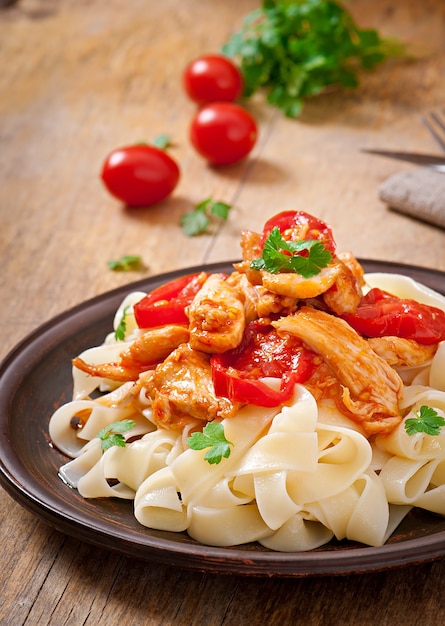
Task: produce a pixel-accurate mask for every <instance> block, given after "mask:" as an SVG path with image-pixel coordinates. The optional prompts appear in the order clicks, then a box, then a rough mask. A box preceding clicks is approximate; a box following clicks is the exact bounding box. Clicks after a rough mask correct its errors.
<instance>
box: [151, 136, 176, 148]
mask: <svg viewBox="0 0 445 626" xmlns="http://www.w3.org/2000/svg"><path fill="white" fill-rule="evenodd" d="M153 145H154V146H156V147H157V148H160V149H161V150H166V149H167V148H169V147H170V146H171V145H172V142H171V138H170V135H158V136H157V137H155V138H154V140H153Z"/></svg>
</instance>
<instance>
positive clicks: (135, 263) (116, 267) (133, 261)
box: [108, 254, 144, 272]
mask: <svg viewBox="0 0 445 626" xmlns="http://www.w3.org/2000/svg"><path fill="white" fill-rule="evenodd" d="M108 267H109V268H110V270H113V272H139V271H141V270H143V269H144V264H143V262H142V259H141V257H140V256H136V255H130V254H126V255H124V256H123V257H121V258H120V259H116V260H115V261H108Z"/></svg>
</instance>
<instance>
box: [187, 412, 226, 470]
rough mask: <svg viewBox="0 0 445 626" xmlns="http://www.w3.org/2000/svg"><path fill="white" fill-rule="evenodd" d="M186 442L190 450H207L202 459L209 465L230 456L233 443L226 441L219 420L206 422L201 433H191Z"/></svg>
mask: <svg viewBox="0 0 445 626" xmlns="http://www.w3.org/2000/svg"><path fill="white" fill-rule="evenodd" d="M187 444H188V445H189V446H190V448H191V449H192V450H205V449H206V448H209V450H208V451H207V452H206V453H205V455H204V460H205V461H207V462H208V463H210V465H213V464H218V463H220V462H221V460H222V458H223V457H224V458H226V459H227V458H228V457H229V456H230V446H233V443H231V442H230V441H227V439H226V437H225V434H224V426H223V425H222V424H221V423H220V422H208V423H207V424H206V426H204V428H203V431H202V432H201V433H193V434H192V435H191V436H190V437H189V438H188V439H187Z"/></svg>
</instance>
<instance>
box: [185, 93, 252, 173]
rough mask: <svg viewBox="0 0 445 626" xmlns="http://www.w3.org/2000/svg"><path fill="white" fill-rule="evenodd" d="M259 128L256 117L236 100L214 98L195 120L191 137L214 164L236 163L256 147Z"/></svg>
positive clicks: (196, 147) (199, 112)
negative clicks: (218, 100) (216, 99)
mask: <svg viewBox="0 0 445 626" xmlns="http://www.w3.org/2000/svg"><path fill="white" fill-rule="evenodd" d="M257 135H258V130H257V125H256V122H255V120H254V119H253V117H252V116H251V115H250V113H248V112H247V111H246V110H245V109H243V108H242V107H240V106H238V105H237V104H234V103H233V102H214V103H213V104H208V105H207V106H205V107H203V108H202V109H201V110H200V111H198V113H197V114H196V115H195V117H194V118H193V120H192V124H191V127H190V140H191V142H192V145H193V146H194V148H195V149H196V151H197V152H198V153H199V154H200V155H201V156H203V157H204V158H205V159H207V161H209V163H211V164H212V165H229V164H231V163H236V162H237V161H240V160H241V159H243V158H244V157H246V156H247V155H248V154H249V152H250V151H251V150H252V148H253V147H254V145H255V143H256V140H257Z"/></svg>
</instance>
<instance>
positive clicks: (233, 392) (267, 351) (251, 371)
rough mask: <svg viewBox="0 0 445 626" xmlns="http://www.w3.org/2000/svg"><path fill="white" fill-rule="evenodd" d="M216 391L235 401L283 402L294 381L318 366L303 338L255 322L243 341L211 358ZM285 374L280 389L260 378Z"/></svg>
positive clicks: (258, 404) (219, 394)
mask: <svg viewBox="0 0 445 626" xmlns="http://www.w3.org/2000/svg"><path fill="white" fill-rule="evenodd" d="M210 364H211V367H212V378H213V384H214V387H215V393H216V394H217V395H218V396H224V397H227V398H229V399H230V400H232V401H235V402H241V403H243V404H255V405H257V406H266V407H273V406H279V405H280V404H282V403H283V402H286V401H287V400H289V398H290V397H291V396H292V393H293V389H294V385H295V384H296V383H297V382H304V381H305V380H307V379H308V378H309V377H310V375H311V374H312V372H313V370H314V354H313V353H312V352H310V351H309V350H306V349H305V348H304V347H303V346H302V343H301V341H300V340H298V339H296V338H292V337H286V338H284V337H280V336H279V335H278V334H277V332H276V331H275V329H273V328H272V327H271V326H264V325H262V324H261V323H259V322H251V323H250V324H249V325H248V326H247V328H246V331H245V333H244V338H243V341H242V343H241V345H240V346H239V347H238V348H236V349H235V350H229V351H228V352H224V353H223V354H218V355H213V356H212V357H211V359H210ZM268 376H269V377H274V378H281V386H280V389H279V391H275V390H272V389H270V388H269V387H268V386H267V385H266V384H265V383H263V382H262V381H261V380H258V379H259V378H263V377H268Z"/></svg>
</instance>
